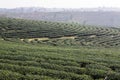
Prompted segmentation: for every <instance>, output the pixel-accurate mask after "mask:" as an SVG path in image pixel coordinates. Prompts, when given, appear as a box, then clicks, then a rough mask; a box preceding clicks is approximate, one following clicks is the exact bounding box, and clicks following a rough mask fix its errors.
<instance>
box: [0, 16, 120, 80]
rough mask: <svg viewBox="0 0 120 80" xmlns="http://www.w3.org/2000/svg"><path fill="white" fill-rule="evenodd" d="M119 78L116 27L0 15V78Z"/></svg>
mask: <svg viewBox="0 0 120 80" xmlns="http://www.w3.org/2000/svg"><path fill="white" fill-rule="evenodd" d="M104 79H107V80H119V79H120V29H119V28H110V27H109V28H108V27H101V26H90V25H86V26H85V25H81V24H78V23H65V22H48V21H35V20H25V19H15V18H4V17H1V18H0V80H104Z"/></svg>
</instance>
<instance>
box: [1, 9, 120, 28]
mask: <svg viewBox="0 0 120 80" xmlns="http://www.w3.org/2000/svg"><path fill="white" fill-rule="evenodd" d="M0 16H5V17H12V18H23V19H32V20H46V21H58V22H78V23H81V24H84V25H85V24H88V25H100V26H109V27H120V8H104V7H103V8H80V9H72V8H69V9H64V8H39V7H28V8H27V7H23V8H14V9H5V8H0Z"/></svg>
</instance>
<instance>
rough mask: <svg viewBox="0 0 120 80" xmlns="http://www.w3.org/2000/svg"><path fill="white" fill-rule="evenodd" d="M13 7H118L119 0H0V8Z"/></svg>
mask: <svg viewBox="0 0 120 80" xmlns="http://www.w3.org/2000/svg"><path fill="white" fill-rule="evenodd" d="M15 7H48V8H93V7H117V8H120V0H0V8H15Z"/></svg>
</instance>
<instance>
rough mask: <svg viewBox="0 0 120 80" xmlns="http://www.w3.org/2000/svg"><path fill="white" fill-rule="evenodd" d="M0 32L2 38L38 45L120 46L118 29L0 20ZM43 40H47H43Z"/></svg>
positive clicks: (8, 19)
mask: <svg viewBox="0 0 120 80" xmlns="http://www.w3.org/2000/svg"><path fill="white" fill-rule="evenodd" d="M0 31H1V32H0V34H1V36H2V37H3V38H17V39H18V38H19V39H21V40H24V39H28V40H29V39H31V40H32V41H35V42H38V43H47V44H48V43H49V44H55V45H59V44H65V45H66V44H67V45H78V46H104V47H119V46H120V29H119V28H105V27H96V26H84V25H80V24H78V23H58V22H47V21H33V20H23V19H14V18H13V19H11V18H0ZM40 38H43V39H42V40H43V42H42V41H39V40H41V39H40ZM45 38H47V39H48V40H44V39H45Z"/></svg>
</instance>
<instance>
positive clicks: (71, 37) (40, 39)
mask: <svg viewBox="0 0 120 80" xmlns="http://www.w3.org/2000/svg"><path fill="white" fill-rule="evenodd" d="M76 37H77V36H64V37H60V38H52V39H75V38H76ZM20 40H21V41H23V40H25V39H20ZM27 40H28V41H29V42H30V41H34V40H38V41H44V40H50V38H48V37H43V38H28V39H27Z"/></svg>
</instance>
